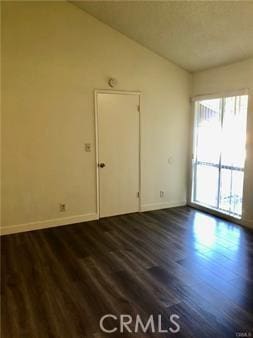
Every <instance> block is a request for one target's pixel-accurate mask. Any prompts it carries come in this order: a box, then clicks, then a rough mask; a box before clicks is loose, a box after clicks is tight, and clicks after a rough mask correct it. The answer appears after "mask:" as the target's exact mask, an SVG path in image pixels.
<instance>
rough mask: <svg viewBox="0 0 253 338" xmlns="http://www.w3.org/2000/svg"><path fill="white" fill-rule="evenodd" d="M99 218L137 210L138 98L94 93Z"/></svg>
mask: <svg viewBox="0 0 253 338" xmlns="http://www.w3.org/2000/svg"><path fill="white" fill-rule="evenodd" d="M97 123H98V126H97V127H98V171H99V209H100V210H99V215H100V217H107V216H112V215H119V214H126V213H131V212H136V211H138V210H139V198H138V196H139V176H140V175H139V153H140V146H139V95H138V94H120V93H97Z"/></svg>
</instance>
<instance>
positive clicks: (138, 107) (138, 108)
mask: <svg viewBox="0 0 253 338" xmlns="http://www.w3.org/2000/svg"><path fill="white" fill-rule="evenodd" d="M137 110H138V112H139V113H140V112H141V106H140V105H138V106H137Z"/></svg>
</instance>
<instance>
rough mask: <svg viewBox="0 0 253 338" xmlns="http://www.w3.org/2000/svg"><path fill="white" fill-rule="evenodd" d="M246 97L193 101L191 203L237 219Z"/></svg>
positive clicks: (239, 206) (244, 137)
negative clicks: (194, 104) (194, 118)
mask: <svg viewBox="0 0 253 338" xmlns="http://www.w3.org/2000/svg"><path fill="white" fill-rule="evenodd" d="M247 103H248V96H247V95H242V96H233V97H225V98H218V99H210V100H201V101H197V102H196V106H195V107H196V125H195V140H194V156H193V187H192V202H196V203H198V204H201V205H204V206H206V207H210V208H213V209H217V210H219V211H221V212H224V213H227V214H231V215H233V216H237V217H240V216H241V213H242V196H243V177H244V161H245V143H246V121H247Z"/></svg>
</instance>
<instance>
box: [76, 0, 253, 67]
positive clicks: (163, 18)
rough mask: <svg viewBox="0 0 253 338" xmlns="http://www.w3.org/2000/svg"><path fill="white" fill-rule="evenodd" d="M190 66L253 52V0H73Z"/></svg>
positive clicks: (228, 60) (217, 62)
mask: <svg viewBox="0 0 253 338" xmlns="http://www.w3.org/2000/svg"><path fill="white" fill-rule="evenodd" d="M71 2H72V3H74V4H76V5H77V6H78V7H80V8H82V9H84V10H85V11H87V12H88V13H89V14H91V15H93V16H94V17H96V18H98V19H99V20H101V21H102V22H104V23H106V24H108V25H110V26H111V27H112V28H114V29H116V30H118V31H119V32H121V33H123V34H125V35H126V36H128V37H129V38H131V39H133V40H135V41H137V42H139V43H140V44H142V45H143V46H145V47H147V48H149V49H151V50H152V51H154V52H156V53H157V54H159V55H161V56H163V57H165V58H167V59H169V60H170V61H173V62H174V63H176V64H178V65H179V66H181V67H183V68H184V69H187V70H189V71H192V72H194V71H198V70H203V69H207V68H211V67H215V66H219V65H223V64H229V63H232V62H235V61H240V60H244V59H247V58H250V57H252V56H253V1H202V2H200V1H71Z"/></svg>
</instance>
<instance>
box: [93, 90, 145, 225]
mask: <svg viewBox="0 0 253 338" xmlns="http://www.w3.org/2000/svg"><path fill="white" fill-rule="evenodd" d="M98 94H120V95H138V97H139V112H138V114H139V163H138V164H139V202H138V205H139V208H138V209H139V212H140V211H141V95H142V94H141V92H139V91H122V90H110V89H95V91H94V106H95V148H96V194H97V206H96V209H97V210H96V212H97V217H98V218H100V182H99V167H98V164H99V140H98Z"/></svg>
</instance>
